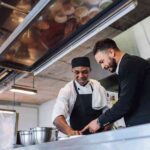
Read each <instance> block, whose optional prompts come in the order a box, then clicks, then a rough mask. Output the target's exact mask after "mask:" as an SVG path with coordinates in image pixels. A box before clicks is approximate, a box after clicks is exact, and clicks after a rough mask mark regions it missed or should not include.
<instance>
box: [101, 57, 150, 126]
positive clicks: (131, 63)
mask: <svg viewBox="0 0 150 150" xmlns="http://www.w3.org/2000/svg"><path fill="white" fill-rule="evenodd" d="M118 79H119V87H120V88H119V89H120V90H119V100H118V102H117V103H116V104H115V105H114V106H113V107H112V108H111V109H109V110H108V111H107V112H106V113H105V114H103V115H101V116H100V117H99V121H100V123H101V125H102V126H105V125H106V124H109V123H112V122H114V121H116V120H118V119H120V118H121V117H124V119H125V123H126V126H134V125H139V124H144V123H150V63H149V62H148V61H146V60H144V59H142V58H140V57H137V56H131V55H128V54H125V55H124V56H123V58H122V60H121V62H120V65H119V75H118Z"/></svg>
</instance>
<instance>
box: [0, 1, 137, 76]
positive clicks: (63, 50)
mask: <svg viewBox="0 0 150 150" xmlns="http://www.w3.org/2000/svg"><path fill="white" fill-rule="evenodd" d="M28 1H29V0H28ZM30 1H31V0H30ZM35 2H37V1H35ZM136 5H137V1H136V0H92V1H91V0H56V1H54V0H47V1H45V0H40V1H39V2H38V3H37V4H36V5H35V7H33V9H31V10H30V12H29V13H28V14H26V15H25V17H24V20H23V22H21V23H20V24H18V26H17V27H16V28H15V30H14V31H13V32H12V33H11V32H10V34H8V36H6V37H5V40H4V42H2V43H1V47H0V66H1V67H2V68H7V69H12V70H15V71H16V70H18V71H21V72H30V73H34V74H35V75H36V74H38V73H39V72H41V71H42V70H44V69H45V68H47V67H48V66H49V65H51V64H52V63H54V62H55V61H57V60H58V59H60V58H61V57H63V56H64V55H66V54H67V53H69V52H70V51H71V50H73V49H74V48H76V47H77V46H79V45H80V44H82V43H83V42H85V41H86V40H88V39H89V38H91V37H92V36H94V35H95V34H96V33H98V32H100V31H101V30H103V29H104V28H106V27H107V26H109V25H110V24H112V23H113V22H115V21H116V20H117V19H119V18H120V17H122V16H123V15H125V14H127V13H128V12H129V11H131V10H132V9H134V8H135V7H136ZM3 26H4V24H3Z"/></svg>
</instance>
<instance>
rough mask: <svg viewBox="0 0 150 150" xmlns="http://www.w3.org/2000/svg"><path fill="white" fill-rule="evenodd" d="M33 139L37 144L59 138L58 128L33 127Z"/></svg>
mask: <svg viewBox="0 0 150 150" xmlns="http://www.w3.org/2000/svg"><path fill="white" fill-rule="evenodd" d="M31 131H32V139H33V141H34V143H35V144H40V143H44V142H50V141H55V140H57V130H56V129H54V128H49V127H36V128H32V129H31Z"/></svg>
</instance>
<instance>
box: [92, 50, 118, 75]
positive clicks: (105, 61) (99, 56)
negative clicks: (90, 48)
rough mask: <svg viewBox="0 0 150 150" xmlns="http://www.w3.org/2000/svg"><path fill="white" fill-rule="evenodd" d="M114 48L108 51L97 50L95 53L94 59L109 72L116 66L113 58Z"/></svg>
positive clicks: (113, 70) (114, 69)
mask: <svg viewBox="0 0 150 150" xmlns="http://www.w3.org/2000/svg"><path fill="white" fill-rule="evenodd" d="M114 53H115V52H114V50H110V51H98V52H97V53H96V55H95V59H96V61H97V63H98V64H100V65H101V67H102V69H105V70H108V71H110V72H112V73H113V72H115V71H116V68H117V63H116V60H115V59H114V55H115V54H114Z"/></svg>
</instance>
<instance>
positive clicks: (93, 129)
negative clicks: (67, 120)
mask: <svg viewBox="0 0 150 150" xmlns="http://www.w3.org/2000/svg"><path fill="white" fill-rule="evenodd" d="M99 129H100V125H99V124H98V123H97V119H95V120H93V121H91V122H90V123H89V124H88V125H86V126H85V127H84V128H83V129H82V130H81V133H83V132H84V131H86V130H89V132H90V133H95V132H96V131H97V130H99Z"/></svg>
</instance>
